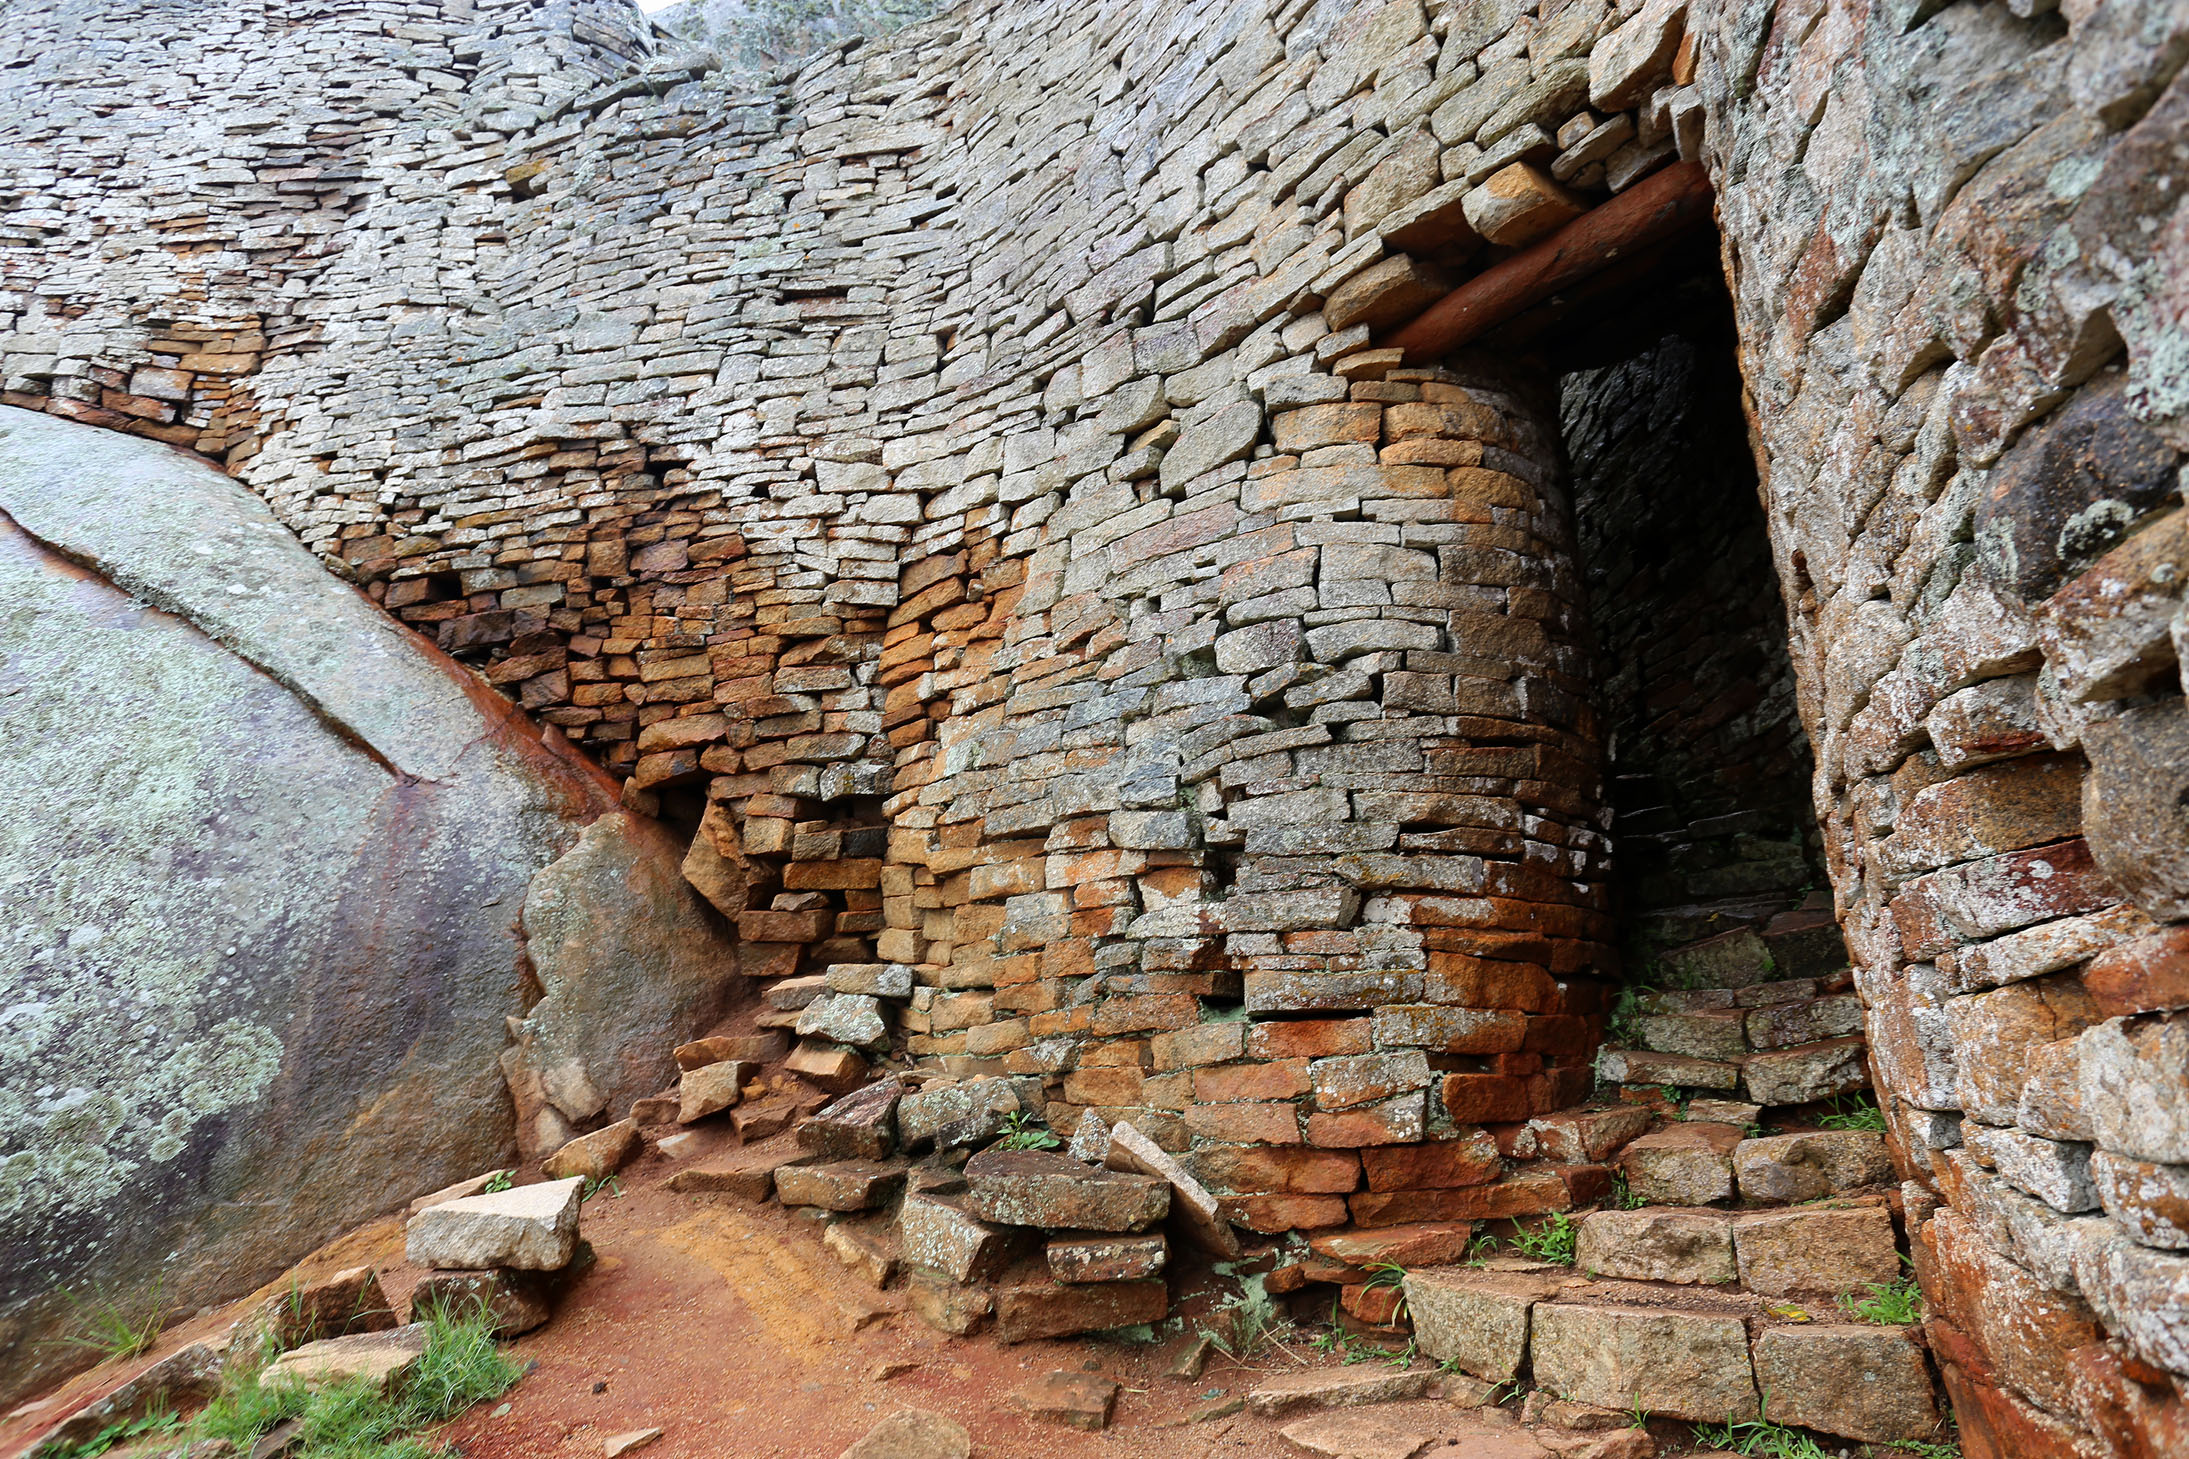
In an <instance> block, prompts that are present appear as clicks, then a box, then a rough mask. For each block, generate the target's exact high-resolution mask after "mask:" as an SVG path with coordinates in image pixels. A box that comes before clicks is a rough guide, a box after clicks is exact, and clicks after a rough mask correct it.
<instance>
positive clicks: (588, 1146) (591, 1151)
mask: <svg viewBox="0 0 2189 1459" xmlns="http://www.w3.org/2000/svg"><path fill="white" fill-rule="evenodd" d="M639 1144H640V1141H639V1134H638V1121H637V1120H617V1121H616V1122H615V1123H614V1124H612V1125H609V1126H607V1127H605V1128H603V1129H598V1130H595V1131H593V1133H592V1134H590V1135H580V1136H578V1137H577V1138H576V1139H575V1140H572V1141H571V1142H570V1143H568V1144H567V1145H564V1146H563V1147H562V1148H561V1149H560V1150H557V1151H556V1152H555V1153H554V1154H552V1155H550V1156H548V1157H547V1158H546V1159H545V1160H543V1161H541V1162H540V1171H541V1173H542V1174H544V1175H546V1176H547V1178H548V1179H549V1180H568V1179H569V1178H570V1177H571V1176H573V1175H574V1176H577V1177H579V1178H580V1179H584V1180H601V1179H604V1178H606V1177H607V1176H611V1175H614V1174H615V1173H616V1172H617V1171H619V1170H621V1169H623V1167H624V1166H626V1165H628V1164H630V1163H631V1157H632V1156H634V1155H636V1154H638V1147H639Z"/></svg>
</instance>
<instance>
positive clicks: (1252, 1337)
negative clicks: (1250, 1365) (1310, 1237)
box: [1200, 1276, 1277, 1363]
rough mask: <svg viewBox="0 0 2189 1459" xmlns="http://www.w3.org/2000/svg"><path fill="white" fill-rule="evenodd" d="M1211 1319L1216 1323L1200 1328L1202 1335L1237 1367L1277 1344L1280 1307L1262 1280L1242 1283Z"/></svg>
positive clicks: (1212, 1313) (1218, 1305) (1221, 1303)
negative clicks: (1274, 1343) (1265, 1348)
mask: <svg viewBox="0 0 2189 1459" xmlns="http://www.w3.org/2000/svg"><path fill="white" fill-rule="evenodd" d="M1209 1315H1210V1317H1211V1318H1213V1319H1214V1320H1213V1321H1212V1322H1210V1323H1209V1324H1207V1325H1205V1326H1203V1327H1202V1328H1201V1330H1200V1331H1201V1335H1202V1336H1203V1337H1206V1338H1207V1339H1208V1340H1209V1341H1210V1342H1212V1343H1214V1344H1215V1345H1216V1350H1217V1351H1218V1352H1220V1353H1222V1354H1223V1355H1224V1356H1225V1357H1227V1358H1229V1359H1231V1360H1232V1361H1233V1362H1234V1363H1244V1362H1245V1361H1247V1359H1249V1358H1251V1357H1253V1356H1254V1354H1255V1353H1256V1352H1258V1351H1260V1350H1261V1349H1262V1348H1263V1347H1265V1346H1267V1345H1268V1344H1270V1343H1273V1342H1275V1341H1276V1328H1277V1304H1276V1302H1275V1301H1273V1300H1271V1298H1270V1295H1269V1292H1268V1290H1267V1288H1265V1287H1264V1286H1263V1283H1262V1279H1261V1278H1260V1277H1259V1276H1253V1277H1248V1278H1246V1279H1245V1280H1243V1281H1241V1282H1240V1283H1239V1290H1238V1291H1236V1292H1234V1293H1232V1294H1231V1295H1230V1296H1229V1297H1226V1298H1225V1299H1224V1300H1223V1301H1221V1302H1219V1303H1217V1304H1216V1308H1215V1310H1214V1311H1213V1312H1211V1313H1210V1314H1209Z"/></svg>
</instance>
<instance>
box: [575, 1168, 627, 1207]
mask: <svg viewBox="0 0 2189 1459" xmlns="http://www.w3.org/2000/svg"><path fill="white" fill-rule="evenodd" d="M602 1191H606V1192H608V1194H610V1195H611V1196H614V1197H615V1198H616V1199H617V1200H619V1201H620V1200H622V1199H623V1182H622V1181H621V1180H619V1179H617V1178H616V1177H615V1176H613V1175H593V1176H588V1177H586V1181H585V1189H584V1190H582V1191H580V1192H579V1193H578V1201H579V1203H580V1204H581V1205H582V1204H583V1203H585V1202H586V1201H589V1200H591V1199H593V1197H595V1196H597V1195H599V1194H600V1193H601V1192H602Z"/></svg>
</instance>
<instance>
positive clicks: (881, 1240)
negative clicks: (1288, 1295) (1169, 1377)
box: [664, 995, 1239, 1342]
mask: <svg viewBox="0 0 2189 1459" xmlns="http://www.w3.org/2000/svg"><path fill="white" fill-rule="evenodd" d="M853 996H857V995H853ZM794 1057H795V1056H794ZM699 1072H703V1071H688V1072H687V1073H686V1075H685V1080H686V1081H687V1083H688V1082H690V1081H691V1080H692V1078H693V1074H694V1073H699ZM1029 1082H1031V1083H1033V1084H1034V1085H1035V1088H1034V1091H1033V1097H1032V1098H1029V1097H1028V1095H1027V1092H1026V1091H1024V1090H1022V1088H1021V1087H1020V1086H1022V1085H1024V1084H1026V1083H1029ZM755 1087H763V1088H764V1087H765V1086H764V1085H757V1084H756V1086H755ZM1038 1109H1039V1105H1038V1081H1023V1080H1012V1079H1005V1078H997V1077H985V1078H974V1079H967V1080H954V1079H950V1078H948V1077H937V1076H933V1075H931V1074H927V1073H925V1072H924V1071H914V1072H913V1073H911V1074H896V1073H892V1074H888V1075H885V1076H884V1077H882V1078H880V1079H878V1080H876V1081H874V1082H872V1083H869V1084H865V1085H862V1086H860V1087H858V1088H856V1089H853V1090H852V1091H850V1092H849V1093H847V1094H844V1095H843V1096H842V1097H840V1098H838V1099H836V1100H835V1101H834V1102H832V1103H830V1104H828V1105H826V1106H825V1107H823V1108H820V1109H818V1110H816V1111H814V1112H813V1113H812V1114H811V1115H809V1116H807V1117H805V1118H803V1119H801V1120H799V1121H798V1123H797V1126H796V1129H795V1133H794V1134H793V1136H792V1139H791V1140H790V1141H789V1142H788V1143H786V1142H782V1141H776V1140H773V1139H769V1138H767V1137H760V1140H759V1143H757V1144H754V1145H752V1146H751V1147H750V1148H743V1149H740V1150H738V1151H735V1152H733V1153H732V1154H730V1155H729V1156H727V1157H724V1158H721V1159H717V1160H713V1161H707V1162H702V1163H699V1164H695V1165H692V1166H689V1167H687V1168H685V1169H683V1170H681V1171H679V1172H677V1174H676V1175H675V1176H673V1177H672V1178H671V1179H670V1182H669V1185H670V1188H671V1189H673V1190H679V1191H685V1192H690V1193H715V1194H727V1195H732V1196H736V1197H739V1198H742V1199H746V1200H751V1201H763V1200H767V1199H769V1198H771V1197H772V1198H773V1199H775V1200H777V1201H779V1202H781V1203H782V1204H783V1205H785V1206H788V1207H793V1208H797V1209H800V1210H803V1211H805V1212H808V1213H810V1214H812V1215H813V1216H815V1217H817V1218H819V1219H821V1220H824V1221H826V1222H827V1223H828V1225H827V1229H826V1232H825V1234H824V1238H823V1239H824V1241H825V1243H826V1245H827V1246H828V1248H829V1249H830V1250H831V1251H833V1252H834V1253H835V1254H836V1255H837V1256H838V1257H839V1258H841V1259H842V1260H843V1261H844V1262H845V1263H846V1264H847V1265H849V1266H851V1267H853V1268H855V1269H856V1270H858V1271H859V1272H860V1273H861V1274H862V1275H864V1276H865V1277H866V1279H867V1280H868V1281H870V1282H871V1283H872V1284H873V1285H874V1286H876V1287H883V1286H886V1285H889V1284H890V1283H891V1282H892V1281H893V1279H894V1278H896V1277H897V1275H898V1274H899V1273H900V1272H901V1273H902V1274H903V1276H904V1278H905V1286H906V1289H907V1294H908V1299H909V1303H910V1306H911V1309H912V1310H913V1311H914V1312H915V1313H916V1314H917V1315H918V1316H919V1317H921V1318H922V1319H923V1320H924V1321H926V1322H928V1323H929V1324H931V1325H933V1326H935V1327H937V1328H939V1329H941V1330H943V1331H946V1332H950V1333H955V1334H964V1333H969V1332H972V1331H974V1330H975V1329H977V1328H979V1327H980V1326H981V1325H982V1324H983V1323H984V1322H986V1321H987V1320H988V1319H989V1318H991V1317H993V1319H994V1328H995V1331H996V1333H997V1335H998V1336H999V1337H1001V1338H1002V1339H1003V1340H1004V1341H1006V1342H1020V1341H1025V1340H1028V1339H1031V1338H1040V1337H1061V1336H1066V1335H1069V1334H1072V1333H1080V1332H1091V1331H1099V1330H1105V1329H1109V1328H1116V1327H1126V1326H1133V1325H1136V1324H1141V1323H1150V1322H1158V1321H1161V1320H1162V1319H1163V1318H1164V1317H1166V1316H1167V1315H1168V1314H1169V1311H1170V1296H1169V1288H1168V1285H1167V1283H1166V1282H1165V1280H1164V1276H1165V1273H1166V1271H1167V1269H1168V1268H1169V1266H1170V1263H1171V1257H1172V1252H1173V1244H1174V1242H1179V1243H1184V1244H1185V1245H1187V1246H1189V1247H1191V1248H1195V1249H1198V1250H1200V1251H1201V1252H1203V1253H1204V1254H1207V1255H1210V1256H1215V1257H1220V1258H1230V1257H1236V1256H1237V1255H1238V1254H1239V1244H1238V1240H1237V1238H1236V1236H1235V1235H1234V1234H1233V1233H1232V1230H1231V1228H1230V1226H1229V1224H1228V1223H1226V1222H1225V1221H1224V1219H1223V1218H1222V1215H1221V1212H1220V1209H1219V1207H1218V1203H1217V1201H1216V1198H1215V1197H1214V1196H1212V1195H1211V1194H1210V1193H1209V1192H1208V1190H1207V1189H1206V1188H1205V1187H1203V1186H1202V1185H1201V1184H1200V1182H1198V1181H1197V1180H1195V1179H1194V1178H1193V1176H1192V1175H1190V1174H1189V1173H1188V1172H1187V1171H1186V1170H1185V1169H1184V1168H1183V1167H1182V1166H1180V1165H1179V1164H1178V1162H1177V1161H1175V1160H1174V1159H1173V1158H1172V1157H1171V1156H1170V1155H1168V1154H1167V1153H1165V1152H1164V1151H1163V1150H1162V1149H1161V1148H1160V1147H1159V1146H1157V1145H1156V1144H1155V1143H1154V1142H1153V1141H1152V1140H1150V1139H1148V1138H1147V1137H1146V1136H1145V1135H1143V1134H1141V1133H1140V1132H1139V1131H1137V1130H1135V1129H1133V1128H1132V1126H1131V1125H1129V1124H1126V1125H1120V1126H1118V1127H1116V1128H1115V1129H1111V1128H1109V1127H1107V1126H1105V1125H1103V1124H1101V1122H1100V1121H1096V1120H1089V1121H1083V1122H1082V1123H1081V1126H1080V1129H1079V1131H1078V1132H1077V1136H1076V1138H1075V1139H1074V1141H1073V1143H1072V1146H1071V1148H1070V1149H1069V1151H1064V1150H1060V1149H1057V1148H1053V1147H1055V1146H1057V1145H1058V1144H1060V1143H1061V1142H1059V1141H1057V1140H1056V1139H1055V1137H1053V1136H1047V1135H1046V1133H1045V1132H1044V1131H1042V1128H1041V1126H1040V1124H1039V1119H1038ZM770 1133H771V1134H774V1133H779V1131H771V1132H770ZM674 1138H675V1137H671V1139H672V1140H674ZM1036 1145H1048V1146H1050V1147H1052V1148H1046V1149H1044V1148H1031V1147H1032V1146H1036ZM667 1146H668V1142H664V1147H665V1148H667ZM1020 1146H1024V1147H1026V1148H1014V1147H1020ZM984 1147H985V1148H984Z"/></svg>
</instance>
